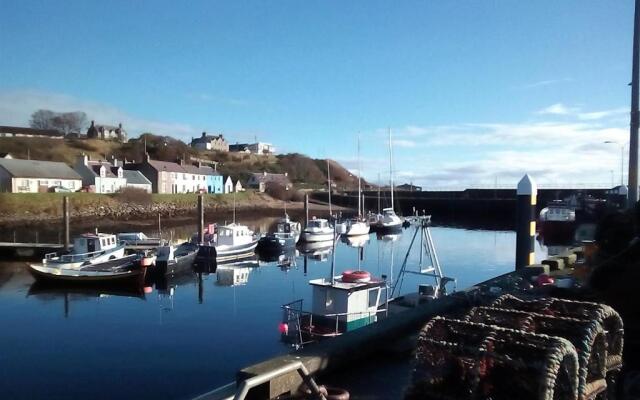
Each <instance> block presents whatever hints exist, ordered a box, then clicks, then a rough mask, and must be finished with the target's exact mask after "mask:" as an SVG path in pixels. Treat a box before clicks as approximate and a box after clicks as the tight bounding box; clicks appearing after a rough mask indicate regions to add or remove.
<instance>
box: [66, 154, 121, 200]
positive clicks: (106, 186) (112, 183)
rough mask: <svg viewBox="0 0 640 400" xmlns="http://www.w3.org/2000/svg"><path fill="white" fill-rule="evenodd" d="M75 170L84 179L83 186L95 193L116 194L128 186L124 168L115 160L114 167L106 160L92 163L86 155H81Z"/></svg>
mask: <svg viewBox="0 0 640 400" xmlns="http://www.w3.org/2000/svg"><path fill="white" fill-rule="evenodd" d="M73 169H74V171H76V172H77V173H78V175H80V176H81V177H82V185H83V186H86V187H89V188H92V189H93V191H94V192H95V193H115V192H117V191H118V190H120V189H121V188H124V187H126V186H127V180H126V179H125V178H124V173H123V170H122V166H120V165H118V160H115V159H114V164H113V165H112V164H111V163H109V162H108V161H104V160H101V161H92V160H90V159H89V156H87V155H86V154H80V155H79V156H78V157H76V163H75V165H74V166H73Z"/></svg>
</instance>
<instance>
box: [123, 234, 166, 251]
mask: <svg viewBox="0 0 640 400" xmlns="http://www.w3.org/2000/svg"><path fill="white" fill-rule="evenodd" d="M116 238H117V239H118V241H120V242H124V244H125V245H126V246H128V247H146V248H148V247H157V246H161V245H162V240H161V239H160V238H152V237H149V236H147V235H145V234H144V232H123V233H118V234H117V235H116Z"/></svg>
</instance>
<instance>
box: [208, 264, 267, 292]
mask: <svg viewBox="0 0 640 400" xmlns="http://www.w3.org/2000/svg"><path fill="white" fill-rule="evenodd" d="M257 266H258V260H251V261H243V262H238V263H231V264H226V265H218V270H217V271H216V277H217V281H216V283H217V284H218V285H220V286H241V285H246V284H247V283H249V274H250V273H251V270H252V269H253V268H255V267H257Z"/></svg>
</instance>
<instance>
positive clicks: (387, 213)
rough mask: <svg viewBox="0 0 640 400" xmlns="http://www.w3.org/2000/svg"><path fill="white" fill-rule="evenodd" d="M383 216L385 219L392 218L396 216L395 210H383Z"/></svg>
mask: <svg viewBox="0 0 640 400" xmlns="http://www.w3.org/2000/svg"><path fill="white" fill-rule="evenodd" d="M382 215H383V216H384V217H391V216H395V215H396V212H395V211H393V208H385V209H383V210H382Z"/></svg>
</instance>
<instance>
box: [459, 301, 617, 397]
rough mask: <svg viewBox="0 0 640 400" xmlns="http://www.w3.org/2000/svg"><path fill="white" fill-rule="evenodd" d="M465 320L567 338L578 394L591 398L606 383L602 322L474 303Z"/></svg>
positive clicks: (605, 350) (604, 341)
mask: <svg viewBox="0 0 640 400" xmlns="http://www.w3.org/2000/svg"><path fill="white" fill-rule="evenodd" d="M466 320H467V321H470V322H482V323H484V324H489V325H497V326H502V327H507V328H512V329H521V330H525V331H527V332H531V333H537V334H543V335H548V336H557V337H561V338H563V339H567V340H568V341H569V342H571V344H573V346H574V347H575V348H576V351H577V354H578V367H579V370H578V392H579V396H580V398H592V397H593V396H595V395H596V394H598V393H601V392H602V391H604V390H605V389H606V387H607V383H606V380H605V377H606V352H607V349H606V340H605V334H604V331H603V329H602V326H601V325H600V324H599V323H598V322H596V321H594V320H585V319H576V318H568V317H555V316H552V315H543V314H537V313H530V312H524V311H516V310H505V309H500V308H492V307H476V308H474V309H472V310H471V311H470V312H469V314H468V316H467V318H466Z"/></svg>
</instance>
